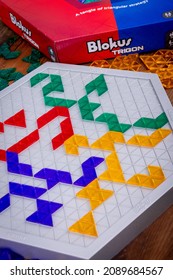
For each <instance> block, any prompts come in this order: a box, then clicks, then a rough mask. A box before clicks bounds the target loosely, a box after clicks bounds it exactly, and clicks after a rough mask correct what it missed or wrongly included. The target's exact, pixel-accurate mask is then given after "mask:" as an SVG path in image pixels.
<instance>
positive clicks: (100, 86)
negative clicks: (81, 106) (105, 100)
mask: <svg viewBox="0 0 173 280" xmlns="http://www.w3.org/2000/svg"><path fill="white" fill-rule="evenodd" d="M85 89H86V92H87V94H90V93H91V92H93V91H94V90H96V91H97V93H98V95H99V96H101V95H102V94H104V93H105V92H106V91H107V90H108V88H107V84H106V82H105V79H104V76H103V75H102V74H101V75H99V76H98V77H97V78H95V79H94V80H93V81H92V82H90V83H88V84H87V85H86V86H85Z"/></svg>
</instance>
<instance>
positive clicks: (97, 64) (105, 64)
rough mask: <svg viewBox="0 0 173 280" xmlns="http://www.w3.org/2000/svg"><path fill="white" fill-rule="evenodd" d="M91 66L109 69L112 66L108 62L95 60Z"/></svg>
mask: <svg viewBox="0 0 173 280" xmlns="http://www.w3.org/2000/svg"><path fill="white" fill-rule="evenodd" d="M90 66H94V67H101V68H109V67H110V64H109V63H108V62H107V61H106V60H95V61H93V62H92V63H91V64H90Z"/></svg>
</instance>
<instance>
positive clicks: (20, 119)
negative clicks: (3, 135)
mask: <svg viewBox="0 0 173 280" xmlns="http://www.w3.org/2000/svg"><path fill="white" fill-rule="evenodd" d="M4 124H8V125H13V126H20V127H26V121H25V112H24V110H21V111H19V112H17V113H16V114H15V115H13V116H12V117H10V118H9V119H7V120H5V122H4Z"/></svg>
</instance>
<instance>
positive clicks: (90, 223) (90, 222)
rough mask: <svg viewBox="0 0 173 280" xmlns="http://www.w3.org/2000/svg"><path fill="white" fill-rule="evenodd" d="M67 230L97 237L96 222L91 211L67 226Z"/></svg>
mask: <svg viewBox="0 0 173 280" xmlns="http://www.w3.org/2000/svg"><path fill="white" fill-rule="evenodd" d="M69 231H71V232H75V233H80V234H84V235H90V236H94V237H98V233H97V229H96V224H95V221H94V216H93V213H92V211H90V212H88V213H87V214H86V215H85V216H83V217H82V218H81V219H80V220H78V221H77V222H76V223H74V224H73V225H72V226H71V227H69Z"/></svg>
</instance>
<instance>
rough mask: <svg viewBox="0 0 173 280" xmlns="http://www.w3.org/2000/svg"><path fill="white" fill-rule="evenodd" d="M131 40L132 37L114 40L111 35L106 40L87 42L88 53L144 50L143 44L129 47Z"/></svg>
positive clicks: (120, 52)
mask: <svg viewBox="0 0 173 280" xmlns="http://www.w3.org/2000/svg"><path fill="white" fill-rule="evenodd" d="M131 42H132V38H128V39H119V40H116V41H115V40H113V38H112V37H110V38H108V41H107V42H102V41H101V40H96V41H89V42H87V49H88V53H94V52H101V51H106V50H110V51H111V52H113V54H114V55H117V54H124V53H131V52H137V51H142V50H144V46H137V47H129V46H130V44H131ZM124 47H125V48H124ZM122 48H123V49H122Z"/></svg>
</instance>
